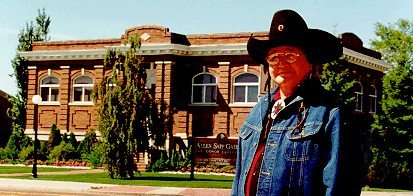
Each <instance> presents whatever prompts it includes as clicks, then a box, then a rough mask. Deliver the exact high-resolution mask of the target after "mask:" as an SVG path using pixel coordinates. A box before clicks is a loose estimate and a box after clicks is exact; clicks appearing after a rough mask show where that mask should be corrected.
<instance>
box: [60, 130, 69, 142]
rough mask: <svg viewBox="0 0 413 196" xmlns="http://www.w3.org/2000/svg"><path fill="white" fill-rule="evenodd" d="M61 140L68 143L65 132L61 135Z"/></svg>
mask: <svg viewBox="0 0 413 196" xmlns="http://www.w3.org/2000/svg"><path fill="white" fill-rule="evenodd" d="M62 142H65V143H69V139H68V138H67V133H66V132H65V133H63V135H62Z"/></svg>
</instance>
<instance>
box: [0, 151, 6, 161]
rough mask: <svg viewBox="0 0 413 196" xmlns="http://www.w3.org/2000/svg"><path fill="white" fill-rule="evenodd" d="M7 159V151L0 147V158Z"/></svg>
mask: <svg viewBox="0 0 413 196" xmlns="http://www.w3.org/2000/svg"><path fill="white" fill-rule="evenodd" d="M5 159H7V152H6V150H5V149H3V148H0V160H5Z"/></svg>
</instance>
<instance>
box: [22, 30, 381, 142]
mask: <svg viewBox="0 0 413 196" xmlns="http://www.w3.org/2000/svg"><path fill="white" fill-rule="evenodd" d="M135 34H138V35H140V37H141V40H142V47H141V49H140V53H141V55H142V56H143V58H144V62H143V63H144V64H145V66H146V68H147V72H148V81H147V83H148V88H149V89H150V90H151V92H152V93H153V94H154V96H155V97H156V98H157V99H159V100H164V101H166V102H167V103H169V104H170V109H171V112H172V114H173V130H172V133H173V135H174V136H175V137H180V138H182V139H184V140H185V138H186V137H188V136H199V137H214V136H216V135H217V134H219V133H225V134H227V135H228V136H229V137H230V138H237V131H238V129H239V128H240V126H241V124H242V122H243V120H244V118H245V117H246V115H247V114H248V112H249V111H250V110H251V108H252V107H253V106H254V104H255V103H256V101H257V95H259V94H263V93H264V85H263V83H264V81H265V80H266V78H265V77H266V75H264V73H263V70H262V69H263V68H262V65H259V64H257V63H256V62H254V61H252V59H250V57H249V56H248V53H247V49H246V43H247V41H248V38H249V36H250V35H251V33H228V34H199V35H182V34H177V33H173V32H170V31H169V29H168V28H165V27H161V26H140V27H136V28H131V29H127V30H126V31H125V33H124V35H122V36H121V37H120V38H117V39H104V40H78V41H53V42H36V43H34V44H33V51H29V52H21V53H20V55H21V56H22V57H24V58H26V59H27V60H28V61H29V66H28V70H29V82H28V85H29V86H28V88H29V90H28V103H27V125H26V131H25V133H26V134H28V135H33V134H34V132H33V119H34V118H33V117H34V105H33V103H32V102H31V98H32V96H33V95H35V94H39V95H41V96H42V98H43V101H42V102H41V104H39V112H38V115H39V122H38V127H39V138H40V139H44V140H46V139H47V137H48V134H49V132H50V128H51V126H52V124H56V125H57V127H58V128H59V129H61V131H62V132H66V131H67V132H70V131H73V132H74V133H75V135H76V136H77V137H78V138H79V139H81V137H82V136H83V135H84V134H85V132H87V131H88V130H90V129H92V128H96V127H97V121H96V118H97V114H96V108H95V106H94V104H93V101H92V99H91V96H90V95H91V92H92V89H93V86H94V85H95V84H98V83H99V82H100V81H101V79H102V77H103V76H104V75H105V74H109V72H110V71H111V68H107V69H105V68H104V66H103V59H104V56H105V55H106V51H107V49H108V48H110V47H112V48H122V47H125V46H124V45H123V41H124V40H125V39H127V37H129V36H132V35H135ZM254 36H256V37H265V36H266V33H263V32H258V33H254ZM341 39H342V41H343V45H344V47H345V48H344V55H343V56H344V57H345V58H347V59H348V62H349V63H348V68H349V69H350V72H351V75H352V77H354V78H355V79H356V80H357V81H358V82H357V84H356V86H357V87H356V88H355V96H356V98H357V107H356V111H355V116H356V117H357V118H355V119H370V118H371V115H370V114H371V113H375V112H376V111H377V109H378V107H377V106H378V104H379V102H380V97H381V88H382V84H381V81H382V77H383V72H384V71H385V70H386V69H387V68H389V64H388V63H386V62H384V61H383V60H381V55H380V53H377V52H375V51H372V50H370V49H367V48H364V47H363V43H362V42H361V40H360V39H359V38H358V37H357V36H356V35H354V34H352V33H344V34H342V35H341ZM360 123H363V125H361V126H360V127H361V130H367V129H368V121H364V120H363V121H360Z"/></svg>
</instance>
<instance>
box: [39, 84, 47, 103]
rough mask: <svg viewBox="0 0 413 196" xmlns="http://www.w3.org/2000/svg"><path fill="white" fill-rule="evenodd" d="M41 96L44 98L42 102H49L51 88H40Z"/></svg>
mask: <svg viewBox="0 0 413 196" xmlns="http://www.w3.org/2000/svg"><path fill="white" fill-rule="evenodd" d="M40 96H42V101H49V98H48V96H49V87H40Z"/></svg>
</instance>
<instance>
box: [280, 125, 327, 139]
mask: <svg viewBox="0 0 413 196" xmlns="http://www.w3.org/2000/svg"><path fill="white" fill-rule="evenodd" d="M322 125H323V122H308V123H305V124H304V126H303V127H302V128H301V130H291V131H289V133H288V135H287V138H288V139H290V140H300V139H304V140H305V139H308V138H309V137H311V136H313V135H316V134H317V133H318V132H319V131H320V129H321V127H322Z"/></svg>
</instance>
